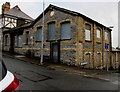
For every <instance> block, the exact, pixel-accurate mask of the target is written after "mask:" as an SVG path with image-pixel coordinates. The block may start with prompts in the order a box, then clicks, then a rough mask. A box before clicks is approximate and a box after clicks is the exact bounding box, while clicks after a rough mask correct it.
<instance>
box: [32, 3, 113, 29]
mask: <svg viewBox="0 0 120 92" xmlns="http://www.w3.org/2000/svg"><path fill="white" fill-rule="evenodd" d="M51 9H57V10H59V11H62V12H65V13H69V14H71V15H75V16H81V17H83V18H84V19H87V20H89V21H92V22H95V23H96V24H98V25H101V26H103V27H105V28H106V29H107V30H109V31H112V30H111V29H110V28H108V27H106V26H104V25H103V24H101V23H99V22H97V21H95V20H93V19H91V18H89V17H87V16H85V15H83V14H81V13H78V12H75V11H71V10H68V9H65V8H61V7H58V6H55V5H52V4H50V5H49V6H48V7H47V8H46V9H45V11H44V14H46V13H47V12H48V11H49V10H51ZM42 16H43V13H41V14H40V16H38V17H37V18H36V19H35V20H34V22H33V25H34V24H35V23H36V22H37V21H38V20H39V19H40V18H42Z"/></svg>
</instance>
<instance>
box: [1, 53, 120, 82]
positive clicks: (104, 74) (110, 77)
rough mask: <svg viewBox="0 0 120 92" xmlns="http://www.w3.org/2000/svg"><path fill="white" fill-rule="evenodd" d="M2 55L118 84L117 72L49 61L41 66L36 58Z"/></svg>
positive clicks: (9, 54)
mask: <svg viewBox="0 0 120 92" xmlns="http://www.w3.org/2000/svg"><path fill="white" fill-rule="evenodd" d="M2 55H3V56H8V57H10V58H14V59H17V60H22V61H25V62H27V63H30V64H34V65H38V66H41V67H44V68H47V69H50V70H58V71H65V72H69V73H71V74H78V75H81V76H84V77H87V78H93V79H99V80H104V81H108V82H113V83H114V84H118V83H119V81H118V79H119V77H120V76H119V73H118V71H117V70H116V71H115V70H109V71H106V70H88V69H79V68H78V67H70V66H67V65H63V64H54V63H52V62H49V61H44V62H43V65H40V59H38V58H31V57H26V56H24V55H20V54H11V53H8V52H3V53H2Z"/></svg>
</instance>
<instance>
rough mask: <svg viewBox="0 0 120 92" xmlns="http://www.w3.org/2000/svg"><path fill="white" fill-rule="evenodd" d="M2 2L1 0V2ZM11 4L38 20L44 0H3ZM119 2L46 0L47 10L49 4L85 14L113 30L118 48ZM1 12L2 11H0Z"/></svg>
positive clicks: (104, 0) (114, 43) (105, 0)
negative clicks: (111, 27)
mask: <svg viewBox="0 0 120 92" xmlns="http://www.w3.org/2000/svg"><path fill="white" fill-rule="evenodd" d="M0 1H1V0H0ZM6 1H7V2H10V3H11V8H12V7H14V6H15V5H18V6H19V7H20V9H21V10H22V11H24V12H25V13H27V14H28V15H29V16H31V17H32V18H34V19H35V18H37V17H38V16H39V15H40V14H41V12H42V0H20V1H17V2H15V0H2V3H0V6H2V4H3V3H5V2H6ZM118 1H119V0H44V2H45V8H47V6H48V5H49V4H53V5H56V6H59V7H63V8H66V9H69V10H73V11H76V12H79V13H82V14H84V15H85V16H87V17H90V18H92V19H93V20H96V21H98V22H99V23H101V24H103V25H105V26H107V27H109V26H114V28H113V29H112V30H113V31H112V45H113V47H117V46H118ZM0 12H1V9H0Z"/></svg>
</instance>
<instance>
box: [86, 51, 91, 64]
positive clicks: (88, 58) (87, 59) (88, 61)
mask: <svg viewBox="0 0 120 92" xmlns="http://www.w3.org/2000/svg"><path fill="white" fill-rule="evenodd" d="M86 62H87V63H90V53H87V54H86Z"/></svg>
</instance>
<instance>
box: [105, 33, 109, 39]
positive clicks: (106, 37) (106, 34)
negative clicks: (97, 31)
mask: <svg viewBox="0 0 120 92" xmlns="http://www.w3.org/2000/svg"><path fill="white" fill-rule="evenodd" d="M105 40H108V32H105Z"/></svg>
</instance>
